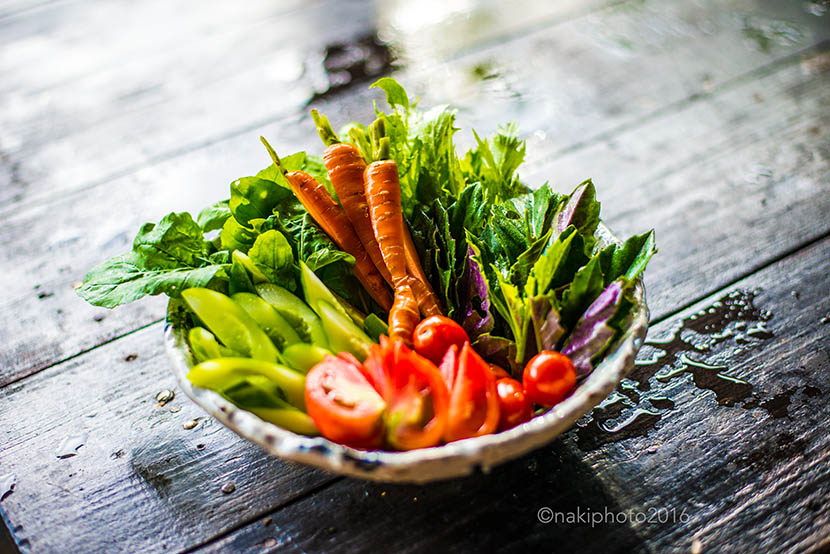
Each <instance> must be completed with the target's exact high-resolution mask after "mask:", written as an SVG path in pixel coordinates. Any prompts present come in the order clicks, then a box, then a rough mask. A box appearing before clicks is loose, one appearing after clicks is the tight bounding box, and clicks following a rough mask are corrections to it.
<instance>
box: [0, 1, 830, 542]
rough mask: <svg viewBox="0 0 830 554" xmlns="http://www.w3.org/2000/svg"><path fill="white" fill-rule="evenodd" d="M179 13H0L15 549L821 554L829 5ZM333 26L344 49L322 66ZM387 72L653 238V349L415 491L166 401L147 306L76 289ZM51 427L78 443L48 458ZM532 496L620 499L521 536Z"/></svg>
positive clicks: (530, 166) (828, 462) (158, 310)
mask: <svg viewBox="0 0 830 554" xmlns="http://www.w3.org/2000/svg"><path fill="white" fill-rule="evenodd" d="M191 4H192V5H191ZM191 4H188V3H185V4H182V5H179V4H176V5H175V7H173V6H174V5H173V4H170V3H166V2H157V1H153V0H150V1H147V2H141V3H129V2H108V3H103V2H93V1H71V0H56V1H53V2H36V1H22V0H20V1H18V0H15V1H13V2H4V3H1V4H0V71H1V72H2V74H3V75H4V79H3V80H2V82H0V199H2V207H0V222H2V224H0V239H2V244H3V247H2V248H0V257H2V259H0V268H1V269H0V284H2V286H3V290H4V292H5V294H4V296H3V299H2V300H0V341H1V343H2V344H3V349H2V351H0V445H2V446H0V485H2V483H3V479H2V477H3V476H8V475H12V474H13V475H15V485H14V488H13V489H12V491H11V492H6V491H4V490H0V495H2V499H0V514H2V517H3V520H4V522H5V525H6V528H7V531H8V533H9V535H10V537H11V539H10V540H11V545H10V546H9V547H10V548H16V549H19V550H20V551H23V552H67V551H73V552H74V551H102V552H104V551H108V552H109V551H111V552H120V551H130V552H179V551H191V550H208V551H216V552H225V551H234V552H236V551H246V552H247V551H251V552H259V551H263V550H266V551H267V550H298V551H332V550H335V551H336V550H340V551H351V550H368V549H378V548H383V549H390V548H391V549H392V550H395V551H399V550H412V551H425V550H430V549H433V550H434V549H436V548H437V549H441V550H447V549H449V550H454V551H467V550H471V549H476V550H499V551H501V550H506V551H521V550H523V549H524V548H526V547H528V546H533V547H536V548H543V549H551V548H553V547H554V546H556V547H560V548H562V549H565V548H571V549H574V548H580V549H582V550H585V551H593V550H603V551H610V552H615V551H619V552H627V551H643V552H664V551H670V552H675V551H676V552H688V551H692V552H706V551H725V550H733V551H765V552H794V551H796V552H800V551H811V550H814V551H819V550H821V549H824V548H828V546H830V510H828V508H827V507H826V501H825V499H826V498H827V497H830V469H828V467H830V442H828V439H827V433H826V432H825V430H826V426H827V423H828V421H830V411H828V409H827V405H828V400H830V379H828V375H830V373H828V371H830V324H828V323H827V320H828V319H827V318H828V317H830V303H828V294H827V291H828V287H830V238H828V237H829V236H830V217H828V215H827V214H829V213H830V168H829V167H828V161H830V139H829V138H828V137H830V92H828V91H830V86H828V85H830V43H828V40H829V39H830V13H827V12H830V6H826V3H822V2H804V3H801V2H793V3H785V2H773V1H764V0H730V1H727V2H714V1H702V2H696V3H691V2H685V1H680V0H674V1H666V2H648V1H646V2H642V1H634V0H631V1H627V2H626V1H616V2H612V1H600V0H596V1H593V0H592V1H590V2H584V1H580V2H577V1H573V2H572V1H563V2H536V1H531V0H524V1H522V2H517V3H516V5H515V6H514V7H513V9H507V8H505V5H506V4H505V3H498V2H491V1H485V2H480V3H474V4H471V5H468V4H463V6H462V5H461V4H458V5H456V3H453V2H448V3H446V5H445V6H443V7H442V8H441V9H439V8H438V7H436V8H435V14H438V15H435V16H434V17H426V11H424V13H420V12H417V11H416V12H413V11H411V10H412V8H411V5H412V3H406V2H399V1H395V2H387V3H380V2H379V3H377V4H373V3H369V2H364V1H358V0H350V1H348V2H340V1H332V0H316V1H314V2H295V1H283V2H279V3H276V4H275V3H272V2H246V3H245V5H244V7H237V6H234V7H233V8H231V7H230V6H224V5H222V4H220V3H218V2H207V3H205V2H200V3H195V2H194V3H191ZM408 6H409V7H408ZM441 10H444V11H441ZM439 12H440V13H439ZM184 13H187V14H188V16H187V17H183V14H184ZM825 14H826V15H825ZM439 16H440V17H439ZM116 20H118V21H120V22H121V23H120V24H119V25H115V24H114V23H113V21H116ZM342 44H352V45H353V51H357V52H360V54H359V55H357V58H356V59H351V60H348V59H347V60H345V61H344V60H342V59H339V60H338V59H336V56H334V55H333V54H332V53H333V52H337V51H339V50H338V48H340V47H339V46H338V45H342ZM384 44H386V45H388V49H387V47H386V46H384ZM104 45H106V47H105V46H104ZM327 56H328V58H327ZM326 59H328V62H326V63H327V64H328V68H329V72H328V73H327V72H326V70H325V69H324V60H326ZM332 60H333V61H332ZM389 72H392V73H393V74H394V75H395V76H396V77H397V78H399V79H400V80H401V81H402V82H403V83H404V84H405V85H406V86H407V87H408V88H409V89H411V91H413V92H416V93H417V94H419V95H420V96H421V97H422V102H423V103H424V104H425V105H428V104H433V103H451V104H453V105H455V106H458V108H459V120H460V123H461V124H462V126H463V127H465V128H469V127H470V126H472V127H475V128H476V129H477V130H479V131H480V132H484V133H488V132H490V131H492V130H493V129H494V128H495V126H496V125H497V124H499V123H502V122H505V121H508V120H515V121H517V122H518V123H519V124H520V127H521V129H522V132H523V134H524V136H526V138H527V139H528V162H527V165H526V167H525V168H524V170H523V172H522V176H523V179H524V180H526V181H528V182H530V183H541V182H544V181H545V180H550V181H551V183H552V184H553V185H554V187H556V188H557V189H560V190H568V189H570V188H571V187H572V186H573V185H574V184H575V183H577V182H579V181H580V180H582V179H583V178H585V177H588V176H590V177H593V178H594V181H595V183H596V184H597V186H598V191H599V196H600V199H601V200H602V202H603V215H604V218H605V219H606V221H607V222H608V223H609V225H610V226H611V227H612V229H614V230H615V231H618V232H619V233H620V234H623V235H626V234H631V233H635V232H642V231H643V230H645V229H648V228H655V229H656V232H657V242H658V246H659V248H660V252H659V254H658V255H657V256H656V257H655V258H654V260H653V261H652V264H651V265H650V267H649V269H648V271H647V273H646V286H647V290H648V298H649V306H650V308H651V313H652V322H653V324H652V328H651V329H650V331H649V342H651V343H653V344H651V345H649V346H646V347H645V348H644V349H643V352H642V353H641V356H640V362H639V365H638V366H637V367H636V368H635V370H634V372H633V373H632V375H631V378H630V379H628V380H626V381H625V382H624V383H623V384H622V385H621V387H620V388H619V389H618V391H617V392H616V393H614V395H612V396H611V397H610V398H609V399H608V400H607V401H606V402H605V403H603V405H602V406H600V407H599V408H597V409H595V410H594V412H593V413H592V414H591V415H590V416H588V417H586V418H584V419H583V420H582V421H580V422H579V424H578V425H577V426H576V427H575V428H574V429H573V430H571V431H570V432H568V433H567V434H565V435H564V436H563V437H561V438H559V439H557V440H556V441H554V442H552V443H551V444H550V445H548V446H546V447H544V448H542V449H540V450H538V451H536V452H534V453H532V454H531V455H529V456H526V457H524V458H522V459H520V460H517V461H514V462H511V463H509V464H506V465H504V466H502V467H499V468H495V469H494V470H493V471H492V472H491V473H490V474H488V475H477V476H473V477H469V478H466V479H462V480H456V481H451V482H446V483H438V484H433V485H426V486H419V487H414V486H384V485H380V484H370V483H365V482H362V481H357V480H352V479H344V478H338V477H334V476H332V475H328V474H326V473H323V472H321V471H317V470H312V469H309V468H304V467H300V466H297V465H293V464H288V463H285V462H282V461H280V460H277V459H273V458H271V457H269V456H267V455H266V454H264V453H263V452H262V451H261V450H259V449H258V448H257V447H255V446H253V445H251V444H249V443H247V442H245V441H244V440H242V439H239V438H238V437H236V436H235V435H234V434H233V433H231V432H230V431H228V430H227V429H225V428H223V427H222V426H221V425H220V424H218V423H216V422H213V421H212V420H211V419H210V418H207V417H206V416H204V415H203V414H202V413H201V412H200V410H199V408H198V407H196V406H195V405H193V404H192V403H191V402H190V401H189V400H188V399H187V398H186V397H184V395H183V394H182V393H179V394H178V395H177V396H176V397H175V398H174V399H173V400H172V401H171V402H169V403H168V404H166V405H163V406H160V405H158V403H157V402H156V400H155V396H156V394H157V393H159V392H160V391H162V390H165V389H170V390H172V391H173V392H176V389H175V385H174V379H173V377H172V373H171V372H170V371H169V368H168V366H167V361H166V359H165V357H164V354H163V348H162V333H161V324H160V323H159V321H160V319H161V317H162V316H163V313H164V300H163V299H160V298H152V299H145V300H143V301H141V302H139V303H136V304H133V305H129V306H124V307H120V308H117V309H115V310H112V311H107V310H103V309H100V308H94V307H91V306H88V305H86V304H84V303H83V302H82V301H81V300H80V299H78V298H77V297H76V296H75V294H74V290H73V286H74V285H75V284H76V283H77V282H78V281H79V280H80V279H82V277H83V274H84V272H85V271H86V270H87V269H88V268H89V267H91V266H92V265H93V264H95V263H96V262H98V261H100V260H102V259H104V258H106V257H108V256H111V255H114V254H117V253H120V252H122V251H124V250H126V249H128V248H129V244H130V241H131V238H132V236H133V234H134V233H135V231H136V230H137V229H138V227H139V226H140V225H141V224H142V223H143V222H145V221H151V220H157V219H158V218H159V217H161V216H162V215H163V214H164V213H166V212H169V211H171V210H175V211H181V210H190V211H196V210H198V209H199V208H200V207H202V206H203V205H206V204H208V203H209V202H211V201H213V200H218V199H220V198H223V197H227V186H228V183H229V182H230V181H231V180H232V179H234V178H236V177H239V176H242V175H247V174H252V173H254V172H256V171H257V170H258V169H259V168H261V167H263V166H265V165H267V158H266V156H265V154H264V152H262V151H261V149H260V147H259V145H258V140H257V139H258V136H259V135H260V134H263V135H265V136H267V137H269V139H271V140H272V142H276V144H279V145H280V149H281V150H286V151H288V150H292V149H294V150H299V149H309V150H312V149H313V150H319V149H320V147H319V145H318V142H319V141H318V139H317V138H316V135H315V133H314V130H313V127H312V125H311V124H310V120H309V119H308V117H307V116H306V111H307V107H308V103H309V102H312V103H313V104H314V105H316V106H318V107H319V108H320V109H321V110H323V111H325V112H326V113H328V114H329V117H330V118H331V119H332V120H333V121H335V122H337V123H344V122H346V121H348V120H350V119H364V120H365V119H367V118H369V117H370V114H371V100H372V99H378V95H377V93H376V92H374V91H369V90H367V84H368V83H370V82H371V80H373V79H374V78H375V77H376V76H378V75H380V74H388V73H389ZM465 140H466V141H469V140H471V137H470V136H469V135H466V136H462V137H460V141H461V142H462V143H464V141H465ZM701 310H702V311H703V312H704V313H699V312H701ZM695 314H698V315H697V317H695ZM191 420H194V421H196V422H197V425H196V426H195V427H194V428H191V429H186V428H185V427H186V426H188V427H189V426H190V425H186V424H188V422H190V421H191ZM73 437H75V438H78V437H81V438H84V437H85V440H83V441H82V442H84V443H85V444H84V446H82V447H80V448H79V449H78V451H77V453H76V455H74V456H71V457H66V458H59V457H58V456H57V453H58V451H59V450H60V447H61V446H62V442H63V441H64V440H65V439H72V438H73ZM63 446H66V445H63ZM228 483H233V485H234V490H233V491H232V492H230V493H225V492H223V491H222V488H223V486H227V485H228ZM226 490H227V489H226ZM543 508H550V510H551V513H552V514H557V513H558V514H560V516H561V517H566V516H567V515H568V514H573V516H574V517H575V516H577V515H578V512H579V513H582V517H583V518H584V517H586V516H585V512H587V511H590V512H594V513H596V512H603V513H606V512H610V513H613V514H614V515H617V514H626V517H625V518H624V520H623V521H620V517H619V516H618V517H617V519H616V520H615V521H608V519H607V516H605V519H604V520H603V521H602V522H601V523H597V524H595V525H593V526H592V525H591V523H590V521H588V522H587V523H585V522H584V519H583V520H579V521H575V522H571V523H562V522H550V523H544V522H543V521H540V517H539V516H540V513H541V516H542V517H541V519H544V518H545V515H546V513H547V512H544V511H543V512H540V510H542V509H543ZM560 516H557V517H560ZM643 518H645V520H643ZM0 544H2V543H0Z"/></svg>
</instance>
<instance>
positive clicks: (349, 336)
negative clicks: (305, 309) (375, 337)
mask: <svg viewBox="0 0 830 554" xmlns="http://www.w3.org/2000/svg"><path fill="white" fill-rule="evenodd" d="M317 307H318V308H319V309H320V315H321V316H322V317H321V319H322V321H323V328H324V329H325V330H326V336H328V338H329V344H330V345H331V349H332V350H333V351H334V352H343V351H346V352H351V353H352V354H354V355H355V357H356V358H357V359H358V360H360V361H361V362H362V361H363V360H365V359H366V357H367V356H368V355H369V348H370V347H371V346H372V344H373V343H372V339H370V338H369V337H368V336H367V335H366V333H364V332H363V331H362V330H361V329H360V327H358V326H357V325H355V323H354V322H353V321H352V320H351V318H350V317H347V316H344V315H343V314H342V313H340V312H339V311H337V310H336V309H335V308H334V307H332V305H331V304H329V303H328V302H325V301H322V300H321V301H319V302H318V303H317Z"/></svg>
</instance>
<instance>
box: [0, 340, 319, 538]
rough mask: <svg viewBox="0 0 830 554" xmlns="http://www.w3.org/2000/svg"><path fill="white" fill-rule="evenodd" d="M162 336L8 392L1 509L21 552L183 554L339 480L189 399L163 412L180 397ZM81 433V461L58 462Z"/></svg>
mask: <svg viewBox="0 0 830 554" xmlns="http://www.w3.org/2000/svg"><path fill="white" fill-rule="evenodd" d="M160 335H161V325H160V324H159V325H153V326H151V327H149V328H148V329H145V330H142V331H139V332H137V333H135V334H132V335H130V336H129V337H126V338H124V339H122V340H119V341H117V342H115V343H112V344H109V345H106V346H103V347H101V348H98V349H96V350H94V351H93V352H90V353H89V354H87V355H85V356H82V357H80V358H76V359H75V360H72V361H69V362H67V363H64V364H61V365H59V366H56V367H54V368H52V369H51V370H49V371H47V372H44V373H42V374H40V375H38V376H36V377H34V378H32V379H28V380H26V381H25V382H24V383H20V384H16V385H12V386H9V387H6V388H4V389H2V391H1V392H0V443H2V444H3V448H2V449H1V450H0V474H2V475H5V474H7V473H15V474H16V475H17V484H16V486H15V489H14V491H13V492H12V493H11V494H9V495H7V496H6V497H5V498H3V500H2V501H0V510H2V512H3V514H4V516H5V517H6V519H7V520H8V521H9V523H10V524H11V528H12V529H13V531H14V535H15V536H16V539H17V541H18V543H19V545H20V547H21V550H22V551H23V552H147V551H151V552H160V551H165V550H166V551H168V552H171V551H180V550H182V549H184V548H186V547H188V546H191V545H193V544H197V543H199V542H200V541H201V540H202V539H203V538H204V537H210V536H214V535H215V534H217V533H221V532H222V531H223V530H227V529H231V528H233V527H234V526H237V525H239V524H241V523H244V522H247V521H249V519H250V518H251V517H255V516H256V514H257V513H258V510H262V509H267V507H270V506H277V505H279V504H282V503H284V502H287V501H290V500H291V499H292V498H294V497H295V495H297V494H300V493H303V492H305V491H308V490H309V489H312V488H313V487H315V486H318V485H320V484H321V483H325V482H326V481H327V480H330V479H331V476H329V475H326V474H324V473H322V472H318V471H314V470H311V469H309V468H305V467H298V466H295V465H292V464H289V463H286V462H282V461H280V460H277V459H274V458H271V457H270V456H268V455H267V454H265V453H264V452H263V451H262V450H260V449H259V448H258V447H256V446H254V445H252V444H250V443H247V442H245V441H242V440H239V439H238V437H236V435H234V434H233V433H232V432H231V431H229V430H228V429H226V428H224V427H223V426H221V425H219V424H217V423H216V422H215V421H213V420H212V419H210V418H208V417H205V415H204V413H203V412H202V411H201V409H200V408H199V407H198V406H196V405H195V404H193V403H192V402H190V400H189V399H188V398H187V397H185V396H184V394H183V393H181V392H180V391H177V392H178V394H177V396H176V397H175V398H174V399H173V400H172V401H171V402H169V403H167V404H166V405H164V406H158V405H157V402H156V399H155V397H156V395H157V393H159V392H160V391H162V390H165V389H170V390H173V391H176V387H175V379H174V378H173V377H172V374H171V372H170V369H169V366H168V362H167V359H166V357H165V355H164V354H163V352H162V351H161V349H160V348H159V343H158V340H157V339H158V337H159V336H160ZM191 419H195V420H196V421H198V422H199V423H198V425H197V426H196V428H194V429H191V430H187V429H185V428H184V424H185V423H186V422H187V421H189V420H191ZM79 434H85V435H86V437H87V438H86V440H85V441H84V445H83V446H82V447H80V448H79V449H78V450H77V455H75V456H73V457H69V458H64V459H61V458H58V457H57V456H56V451H57V450H58V449H59V447H60V446H61V443H62V441H64V439H66V438H67V437H72V436H76V435H79ZM227 483H234V486H235V490H234V491H233V492H231V493H229V494H225V493H223V491H222V487H223V486H224V485H226V484H227Z"/></svg>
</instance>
